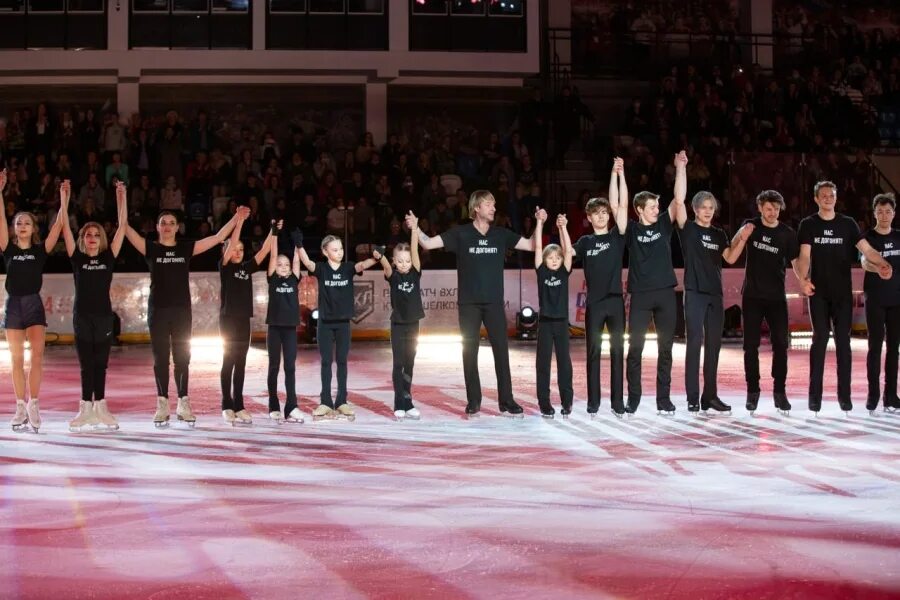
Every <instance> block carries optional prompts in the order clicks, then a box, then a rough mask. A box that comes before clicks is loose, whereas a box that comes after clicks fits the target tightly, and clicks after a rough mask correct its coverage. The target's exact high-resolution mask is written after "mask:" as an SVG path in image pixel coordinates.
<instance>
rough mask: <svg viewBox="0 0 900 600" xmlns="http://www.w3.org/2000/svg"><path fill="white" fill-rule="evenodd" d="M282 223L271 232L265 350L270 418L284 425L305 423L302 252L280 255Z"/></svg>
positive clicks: (274, 225) (274, 226)
mask: <svg viewBox="0 0 900 600" xmlns="http://www.w3.org/2000/svg"><path fill="white" fill-rule="evenodd" d="M280 227H281V221H279V222H278V223H277V224H273V225H272V231H271V232H270V233H269V240H268V241H269V269H268V275H269V310H268V313H267V314H266V325H268V326H269V328H268V331H267V332H266V348H267V349H268V351H269V378H268V388H269V418H270V419H272V420H273V421H276V422H278V423H281V422H283V421H287V422H289V423H302V422H303V413H302V412H300V409H299V408H298V407H297V390H296V375H295V373H296V368H297V325H298V324H299V323H300V299H299V297H298V295H297V294H298V292H299V290H300V251H299V249H298V248H294V258H293V260H291V259H290V258H288V257H287V256H285V255H284V254H278V230H279V228H280ZM282 356H284V391H285V401H284V416H282V412H281V408H280V406H279V402H278V367H279V363H280V362H281V358H282Z"/></svg>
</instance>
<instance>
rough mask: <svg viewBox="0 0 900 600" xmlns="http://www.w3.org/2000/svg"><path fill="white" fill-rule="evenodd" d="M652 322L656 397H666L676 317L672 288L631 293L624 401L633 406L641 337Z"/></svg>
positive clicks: (637, 391) (638, 379)
mask: <svg viewBox="0 0 900 600" xmlns="http://www.w3.org/2000/svg"><path fill="white" fill-rule="evenodd" d="M651 318H652V319H653V323H654V324H655V325H656V344H657V346H658V347H659V352H658V358H657V360H656V400H657V402H658V401H659V400H668V399H669V392H670V390H671V388H672V343H673V341H674V339H675V323H676V321H677V315H676V303H675V290H674V289H672V288H664V289H661V290H651V291H649V292H640V293H637V294H632V295H631V307H630V313H629V318H628V324H629V337H628V357H627V359H626V376H627V377H628V402H629V403H630V404H632V405H633V406H637V405H638V404H639V403H640V401H641V370H642V369H641V357H642V355H643V353H644V337H645V336H646V335H647V329H648V328H649V327H650V319H651Z"/></svg>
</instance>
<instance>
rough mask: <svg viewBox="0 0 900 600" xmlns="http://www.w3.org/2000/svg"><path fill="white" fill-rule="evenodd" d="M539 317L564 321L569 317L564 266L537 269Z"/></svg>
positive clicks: (567, 287)
mask: <svg viewBox="0 0 900 600" xmlns="http://www.w3.org/2000/svg"><path fill="white" fill-rule="evenodd" d="M535 271H537V284H538V300H539V301H540V316H541V317H546V318H548V319H565V318H568V316H569V271H567V270H566V267H565V265H563V266H561V267H560V268H558V269H556V270H555V271H554V270H552V269H550V268H549V267H548V266H547V265H543V264H542V265H541V266H539V267H538V268H537V269H535Z"/></svg>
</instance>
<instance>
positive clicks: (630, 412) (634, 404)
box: [625, 398, 641, 417]
mask: <svg viewBox="0 0 900 600" xmlns="http://www.w3.org/2000/svg"><path fill="white" fill-rule="evenodd" d="M640 405H641V399H640V398H637V399H632V398H628V403H627V404H625V415H626V416H628V417H633V416H634V415H635V413H636V412H637V409H638V406H640Z"/></svg>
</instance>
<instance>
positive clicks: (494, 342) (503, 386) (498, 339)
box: [458, 303, 514, 408]
mask: <svg viewBox="0 0 900 600" xmlns="http://www.w3.org/2000/svg"><path fill="white" fill-rule="evenodd" d="M458 311H459V330H460V334H462V354H463V377H464V379H465V381H466V400H467V402H468V405H469V406H471V407H473V408H475V407H481V377H480V376H479V375H478V346H479V343H480V341H481V324H482V323H484V327H485V329H487V334H488V340H490V342H491V350H492V351H493V353H494V371H495V372H496V374H497V394H498V400H499V404H500V406H501V407H505V406H507V405H508V404H510V403H513V402H514V400H513V394H512V376H511V375H510V372H509V341H508V340H507V338H506V312H505V311H504V310H503V304H501V303H492V304H460V305H459V306H458Z"/></svg>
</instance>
